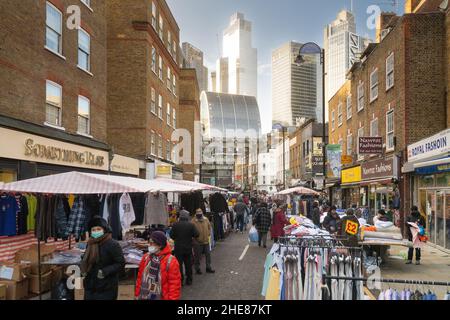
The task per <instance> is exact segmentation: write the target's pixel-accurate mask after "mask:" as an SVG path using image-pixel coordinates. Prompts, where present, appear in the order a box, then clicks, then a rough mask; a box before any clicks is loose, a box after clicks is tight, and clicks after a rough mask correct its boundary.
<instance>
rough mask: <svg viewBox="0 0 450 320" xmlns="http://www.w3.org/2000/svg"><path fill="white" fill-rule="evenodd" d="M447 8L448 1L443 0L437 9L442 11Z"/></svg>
mask: <svg viewBox="0 0 450 320" xmlns="http://www.w3.org/2000/svg"><path fill="white" fill-rule="evenodd" d="M447 8H448V0H444V1H442V3H441V4H440V5H439V9H441V10H442V11H445V10H447Z"/></svg>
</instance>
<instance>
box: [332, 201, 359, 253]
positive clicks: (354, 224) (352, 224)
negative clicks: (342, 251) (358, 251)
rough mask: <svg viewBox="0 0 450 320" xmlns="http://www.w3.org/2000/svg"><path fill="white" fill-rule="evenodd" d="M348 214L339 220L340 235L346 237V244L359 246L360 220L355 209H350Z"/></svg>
mask: <svg viewBox="0 0 450 320" xmlns="http://www.w3.org/2000/svg"><path fill="white" fill-rule="evenodd" d="M346 214H347V215H346V216H345V217H344V218H342V219H341V220H340V221H339V222H338V232H337V234H338V236H340V237H341V238H344V239H345V240H343V242H344V244H345V245H346V246H348V247H357V246H358V240H359V239H358V235H359V228H360V224H359V220H358V218H357V217H356V216H355V211H354V210H353V209H348V210H347V212H346Z"/></svg>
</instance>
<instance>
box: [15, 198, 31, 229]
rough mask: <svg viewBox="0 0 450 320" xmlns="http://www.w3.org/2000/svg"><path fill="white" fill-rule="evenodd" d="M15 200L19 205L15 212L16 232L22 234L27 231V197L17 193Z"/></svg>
mask: <svg viewBox="0 0 450 320" xmlns="http://www.w3.org/2000/svg"><path fill="white" fill-rule="evenodd" d="M16 201H17V205H18V207H19V211H18V212H17V234H18V235H22V234H26V233H27V232H28V228H27V220H28V203H27V198H25V197H24V196H22V195H17V196H16Z"/></svg>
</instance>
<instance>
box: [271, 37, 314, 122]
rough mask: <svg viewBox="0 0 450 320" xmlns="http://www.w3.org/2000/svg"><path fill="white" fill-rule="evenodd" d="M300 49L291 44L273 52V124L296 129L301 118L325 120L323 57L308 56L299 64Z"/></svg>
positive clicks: (293, 43)
mask: <svg viewBox="0 0 450 320" xmlns="http://www.w3.org/2000/svg"><path fill="white" fill-rule="evenodd" d="M301 46H302V45H301V44H300V43H297V42H293V41H291V42H288V43H286V44H284V45H283V46H281V47H280V48H278V49H276V50H275V51H274V52H273V53H272V121H273V123H282V124H283V125H285V126H294V125H296V123H297V122H298V120H299V119H301V118H305V119H318V118H319V119H321V118H322V116H321V106H322V100H321V99H322V94H321V91H322V76H321V72H322V71H321V70H322V69H321V66H320V57H319V55H305V56H304V59H305V63H303V64H301V65H299V64H296V63H295V62H294V61H295V59H296V57H297V56H298V54H299V51H300V47H301ZM318 111H320V112H318Z"/></svg>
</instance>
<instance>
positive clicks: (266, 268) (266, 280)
mask: <svg viewBox="0 0 450 320" xmlns="http://www.w3.org/2000/svg"><path fill="white" fill-rule="evenodd" d="M272 264H273V255H272V254H271V253H269V254H268V255H267V256H266V262H265V263H264V279H263V287H262V291H261V295H262V296H264V297H265V296H266V291H267V286H268V284H269V276H270V266H271V265H272Z"/></svg>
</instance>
